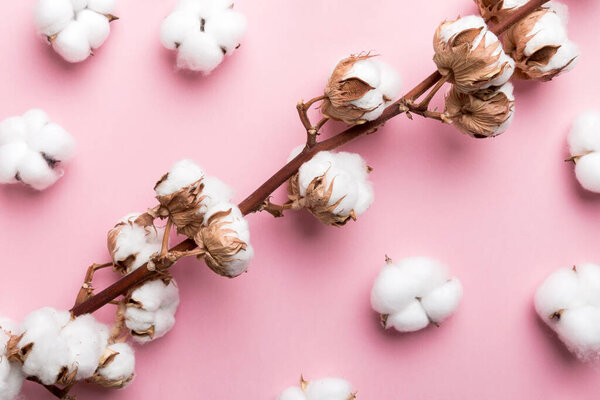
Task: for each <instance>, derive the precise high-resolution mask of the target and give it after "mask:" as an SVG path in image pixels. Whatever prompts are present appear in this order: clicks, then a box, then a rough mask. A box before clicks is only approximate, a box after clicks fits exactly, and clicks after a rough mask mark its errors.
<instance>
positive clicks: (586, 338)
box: [534, 263, 600, 361]
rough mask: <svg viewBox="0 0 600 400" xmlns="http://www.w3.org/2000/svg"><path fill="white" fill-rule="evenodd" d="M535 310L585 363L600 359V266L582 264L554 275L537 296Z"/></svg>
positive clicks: (546, 281) (539, 289)
mask: <svg viewBox="0 0 600 400" xmlns="http://www.w3.org/2000/svg"><path fill="white" fill-rule="evenodd" d="M534 303H535V309H536V311H537V313H538V315H539V316H540V318H541V319H542V320H543V321H544V322H545V323H546V324H547V325H548V326H549V327H550V328H551V329H552V330H554V331H555V332H556V333H557V334H558V337H559V338H560V340H562V341H563V343H564V344H565V345H566V346H567V348H568V349H569V350H570V351H571V352H573V353H574V354H575V355H576V356H577V357H578V358H580V359H581V360H583V361H588V360H596V359H598V357H599V356H600V266H599V265H597V264H591V263H587V264H580V265H577V266H575V267H573V268H561V269H559V270H557V271H555V272H554V273H553V274H552V275H550V276H549V277H548V278H547V279H546V280H545V281H544V283H543V284H542V285H541V286H540V287H539V288H538V290H537V292H536V294H535V299H534Z"/></svg>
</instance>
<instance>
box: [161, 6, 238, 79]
mask: <svg viewBox="0 0 600 400" xmlns="http://www.w3.org/2000/svg"><path fill="white" fill-rule="evenodd" d="M245 32H246V18H245V17H244V15H242V14H240V13H239V12H237V11H235V10H233V2H230V1H223V0H180V2H179V3H178V4H177V6H176V7H175V10H174V11H173V12H172V13H171V14H170V15H169V16H168V17H167V18H166V19H165V20H164V22H163V24H162V26H161V31H160V39H161V42H162V44H163V46H164V47H166V48H167V49H169V50H176V51H177V67H178V68H180V69H188V70H191V71H197V72H202V73H205V74H208V73H210V72H212V71H213V70H214V69H215V68H216V67H217V66H219V64H221V62H222V61H223V59H224V56H225V55H231V54H232V53H233V52H234V51H235V49H236V48H238V47H239V43H240V40H241V39H242V37H243V36H244V33H245Z"/></svg>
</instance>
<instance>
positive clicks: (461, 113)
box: [445, 82, 515, 138]
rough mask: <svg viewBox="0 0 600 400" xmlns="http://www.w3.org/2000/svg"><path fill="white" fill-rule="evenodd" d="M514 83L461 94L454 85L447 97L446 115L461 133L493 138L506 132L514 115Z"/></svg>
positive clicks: (475, 136)
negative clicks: (482, 92)
mask: <svg viewBox="0 0 600 400" xmlns="http://www.w3.org/2000/svg"><path fill="white" fill-rule="evenodd" d="M514 100H515V98H514V96H513V85H512V83H510V82H508V83H505V84H504V85H502V86H501V87H500V88H499V89H497V90H496V91H494V92H491V93H489V92H486V93H484V94H479V93H475V94H465V93H461V92H460V91H458V90H457V89H456V87H455V86H452V88H451V89H450V91H449V92H448V95H447V96H446V109H445V114H446V117H447V118H448V119H449V120H450V121H451V122H452V124H453V125H454V126H455V127H456V128H458V129H459V130H460V131H461V132H463V133H466V134H467V135H469V136H472V137H474V138H487V137H493V136H497V135H499V134H501V133H502V132H504V131H506V129H508V127H509V126H510V124H511V122H512V119H513V115H514Z"/></svg>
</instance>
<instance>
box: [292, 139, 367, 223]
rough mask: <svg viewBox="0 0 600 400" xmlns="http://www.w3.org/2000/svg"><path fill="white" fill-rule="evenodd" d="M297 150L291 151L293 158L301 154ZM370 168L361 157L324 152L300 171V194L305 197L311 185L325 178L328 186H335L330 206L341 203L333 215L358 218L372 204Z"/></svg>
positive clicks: (306, 163)
mask: <svg viewBox="0 0 600 400" xmlns="http://www.w3.org/2000/svg"><path fill="white" fill-rule="evenodd" d="M298 149H300V150H301V147H298V148H296V149H294V150H293V151H292V154H291V158H293V157H295V156H296V155H297V154H298ZM368 171H369V170H368V166H367V163H366V162H365V160H364V159H363V158H362V157H361V156H360V155H358V154H355V153H347V152H339V153H334V152H331V151H321V152H319V153H317V155H315V156H314V157H313V158H312V159H311V160H309V161H307V162H305V163H304V164H302V166H301V167H300V169H299V175H298V183H299V188H300V194H301V195H302V196H304V195H306V190H307V188H308V186H309V185H310V183H311V182H312V181H313V180H314V179H315V178H317V177H320V176H322V175H325V177H326V186H327V187H329V185H331V184H332V183H333V190H332V193H331V197H330V198H329V201H328V204H329V205H332V204H335V203H337V202H338V201H340V200H341V201H340V203H339V204H338V205H337V206H336V208H335V209H334V210H333V213H334V214H337V215H341V216H348V215H350V213H351V212H352V211H354V213H355V214H356V216H359V215H361V214H362V213H364V212H365V211H366V210H367V209H368V208H369V207H370V206H371V204H373V200H374V193H373V186H372V184H371V182H370V181H369V180H368V175H369V172H368Z"/></svg>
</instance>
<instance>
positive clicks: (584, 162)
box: [568, 110, 600, 193]
mask: <svg viewBox="0 0 600 400" xmlns="http://www.w3.org/2000/svg"><path fill="white" fill-rule="evenodd" d="M568 142H569V150H570V152H571V156H572V157H571V159H572V160H573V161H574V162H575V175H576V177H577V180H578V181H579V183H580V184H581V186H583V187H584V188H585V189H587V190H589V191H592V192H595V193H600V112H597V111H591V110H590V111H586V112H583V113H582V114H580V115H579V117H577V119H576V120H575V122H574V123H573V126H572V127H571V131H570V132H569V136H568Z"/></svg>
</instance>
